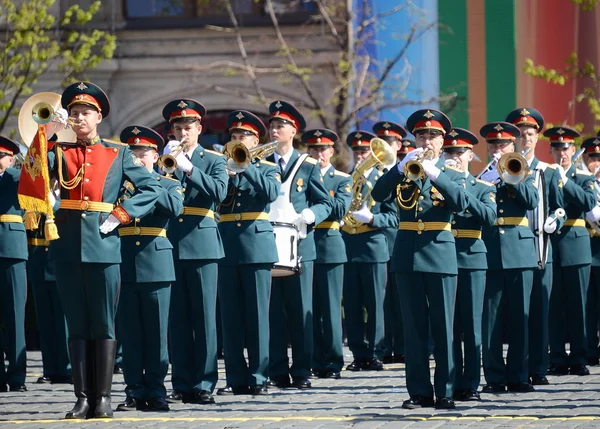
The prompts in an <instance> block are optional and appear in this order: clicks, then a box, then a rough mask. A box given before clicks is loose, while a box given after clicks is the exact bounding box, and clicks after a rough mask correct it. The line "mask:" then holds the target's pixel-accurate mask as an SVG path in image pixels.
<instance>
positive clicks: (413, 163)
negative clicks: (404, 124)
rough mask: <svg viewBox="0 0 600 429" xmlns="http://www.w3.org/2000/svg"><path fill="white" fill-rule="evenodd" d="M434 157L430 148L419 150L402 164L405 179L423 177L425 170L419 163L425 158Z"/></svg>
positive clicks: (413, 179) (414, 179)
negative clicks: (418, 152) (417, 153)
mask: <svg viewBox="0 0 600 429" xmlns="http://www.w3.org/2000/svg"><path fill="white" fill-rule="evenodd" d="M434 158H435V152H434V151H433V150H432V149H427V150H425V151H423V152H421V153H420V154H419V155H417V156H415V157H414V158H413V159H411V160H410V161H408V162H407V163H406V164H404V175H405V176H406V178H407V179H410V180H412V181H413V182H414V181H416V180H420V179H424V178H425V170H423V165H422V164H421V163H422V162H423V161H425V160H426V159H434Z"/></svg>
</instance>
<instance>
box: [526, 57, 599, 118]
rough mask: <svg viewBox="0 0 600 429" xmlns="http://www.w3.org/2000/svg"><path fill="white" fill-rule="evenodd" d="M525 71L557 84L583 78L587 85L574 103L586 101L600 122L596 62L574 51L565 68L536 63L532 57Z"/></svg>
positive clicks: (528, 60)
mask: <svg viewBox="0 0 600 429" xmlns="http://www.w3.org/2000/svg"><path fill="white" fill-rule="evenodd" d="M524 71H525V73H527V74H528V75H530V76H533V77H535V78H539V79H544V80H546V81H547V82H551V83H553V84H557V85H561V86H562V85H565V83H566V82H567V81H569V80H570V79H582V80H583V82H585V87H584V89H583V90H582V92H580V93H579V94H577V95H576V96H575V99H574V100H573V103H586V104H587V106H588V108H589V109H590V112H592V114H593V115H594V118H595V119H596V121H597V122H600V100H599V99H598V95H597V94H598V92H599V91H600V76H598V71H597V70H596V67H595V66H594V64H592V63H591V62H589V61H585V62H582V61H581V60H580V59H579V57H578V55H577V53H575V52H573V53H571V55H570V56H569V58H568V59H567V60H566V65H565V68H564V69H563V70H556V69H549V68H546V67H544V66H543V65H539V64H538V65H536V64H534V62H533V61H532V60H531V59H529V58H528V59H527V60H526V61H525V68H524Z"/></svg>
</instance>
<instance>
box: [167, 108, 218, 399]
mask: <svg viewBox="0 0 600 429" xmlns="http://www.w3.org/2000/svg"><path fill="white" fill-rule="evenodd" d="M162 113H163V117H164V118H165V119H166V120H168V121H169V122H170V123H171V125H172V127H173V133H174V134H175V137H176V139H177V141H176V142H169V144H168V145H167V148H166V149H167V152H168V153H169V154H170V155H171V156H172V157H174V158H175V163H174V166H173V170H172V173H173V174H174V175H175V177H176V178H177V179H179V181H181V186H182V188H183V190H184V195H183V205H184V207H183V213H182V214H181V215H180V216H179V217H178V219H177V220H176V221H173V222H171V225H170V227H169V231H168V238H169V240H170V241H171V243H172V244H173V258H174V261H175V277H176V281H175V283H173V285H172V286H171V304H170V305H171V307H170V308H171V310H170V312H169V335H170V339H171V364H172V365H173V376H172V383H173V392H172V393H171V394H170V395H168V396H167V401H170V402H179V401H183V402H184V403H191V404H200V405H204V404H212V403H214V402H215V400H214V398H213V395H212V392H213V390H214V388H215V385H216V383H217V378H218V376H217V327H216V323H217V322H216V309H217V270H218V266H217V260H219V259H221V258H223V256H224V255H225V253H224V251H223V244H222V243H221V237H220V235H219V231H218V229H217V223H216V221H215V210H216V208H217V206H218V205H219V203H220V202H221V201H223V200H224V199H225V197H226V196H227V182H228V180H229V177H228V176H227V172H226V168H225V157H224V156H223V154H221V153H217V152H213V151H211V150H207V149H204V148H203V147H202V146H201V145H199V144H198V136H199V135H200V133H201V132H202V125H201V120H202V118H203V117H204V115H205V114H206V108H205V107H204V106H203V105H202V104H200V103H199V102H197V101H195V100H192V99H188V98H180V99H176V100H173V101H171V102H169V103H168V104H167V105H166V106H165V107H164V109H163V112H162ZM161 161H162V164H163V165H164V158H162V159H161V160H159V164H160V163H161ZM163 170H164V167H163ZM165 172H167V173H168V172H169V171H165Z"/></svg>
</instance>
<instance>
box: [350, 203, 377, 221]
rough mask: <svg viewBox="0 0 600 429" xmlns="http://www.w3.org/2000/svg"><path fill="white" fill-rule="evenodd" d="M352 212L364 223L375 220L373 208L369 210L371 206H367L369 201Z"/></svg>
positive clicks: (355, 217)
mask: <svg viewBox="0 0 600 429" xmlns="http://www.w3.org/2000/svg"><path fill="white" fill-rule="evenodd" d="M350 213H352V216H354V219H356V220H357V221H359V222H362V223H371V221H372V220H373V213H371V210H369V208H368V207H367V203H363V205H362V207H361V208H360V210H357V211H355V212H350Z"/></svg>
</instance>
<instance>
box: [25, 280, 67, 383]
mask: <svg viewBox="0 0 600 429" xmlns="http://www.w3.org/2000/svg"><path fill="white" fill-rule="evenodd" d="M31 292H32V295H33V302H34V304H35V315H36V319H37V326H38V331H39V333H40V349H41V351H42V362H43V375H44V376H45V377H68V376H70V375H71V363H70V361H69V352H68V349H69V347H68V342H67V321H66V320H65V313H64V311H63V308H62V304H61V302H60V297H59V295H58V288H57V287H56V282H53V281H44V282H36V283H32V284H31Z"/></svg>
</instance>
